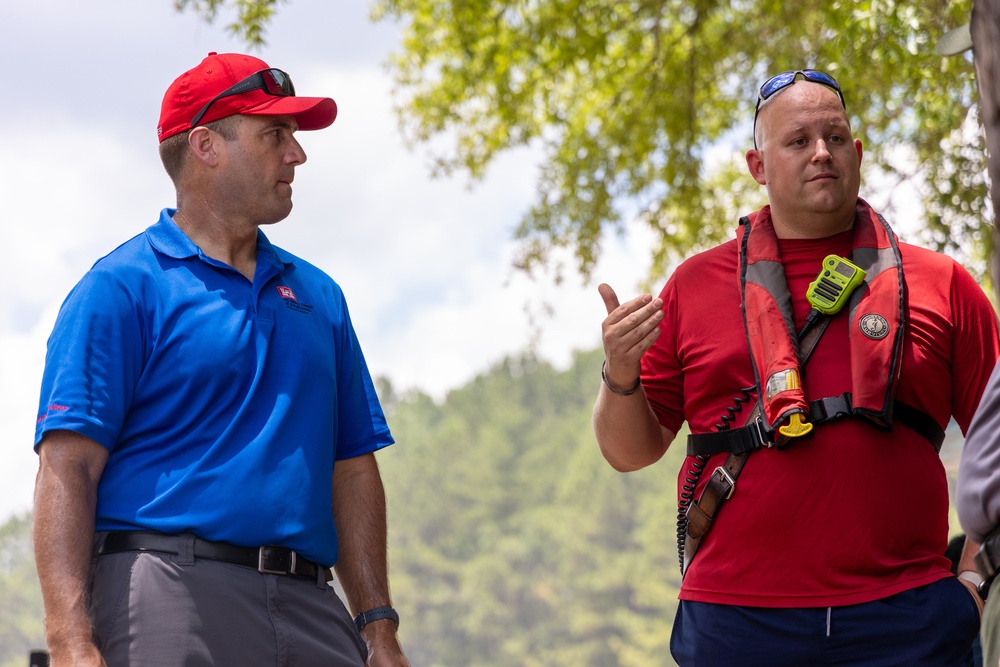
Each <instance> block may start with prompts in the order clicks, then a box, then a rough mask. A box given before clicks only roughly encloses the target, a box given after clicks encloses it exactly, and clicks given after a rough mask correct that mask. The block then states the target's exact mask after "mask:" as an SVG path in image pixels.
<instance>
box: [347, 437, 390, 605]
mask: <svg viewBox="0 0 1000 667" xmlns="http://www.w3.org/2000/svg"><path fill="white" fill-rule="evenodd" d="M333 515H334V521H335V523H336V525H337V540H338V544H339V553H338V558H337V565H336V568H335V569H336V571H337V577H338V579H339V580H340V583H341V585H342V586H343V587H344V592H345V593H346V594H347V602H348V605H349V606H350V607H351V611H352V612H353V613H354V614H358V613H361V612H362V611H365V610H367V609H371V608H373V607H381V606H386V605H388V604H389V603H390V600H389V581H388V567H387V557H386V518H385V490H384V488H383V487H382V479H381V476H380V475H379V472H378V465H377V464H376V462H375V457H374V455H372V454H366V455H364V456H361V457H357V458H354V459H347V460H344V461H337V465H336V468H335V473H334V481H333Z"/></svg>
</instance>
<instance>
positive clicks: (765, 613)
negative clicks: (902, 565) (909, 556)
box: [670, 577, 979, 667]
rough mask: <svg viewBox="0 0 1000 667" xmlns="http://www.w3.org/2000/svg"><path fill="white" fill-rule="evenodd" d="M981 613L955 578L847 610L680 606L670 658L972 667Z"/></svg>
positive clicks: (746, 665)
mask: <svg viewBox="0 0 1000 667" xmlns="http://www.w3.org/2000/svg"><path fill="white" fill-rule="evenodd" d="M978 633H979V612H978V611H977V609H976V603H975V601H974V600H973V599H972V595H971V594H970V593H969V591H968V590H967V589H966V588H965V587H964V586H963V585H962V584H961V583H960V582H959V581H958V579H956V578H954V577H949V578H947V579H942V580H941V581H938V582H936V583H933V584H929V585H927V586H921V587H920V588H914V589H912V590H909V591H905V592H903V593H899V594H898V595H893V596H891V597H888V598H885V599H882V600H876V601H874V602H868V603H865V604H858V605H851V606H846V607H831V608H807V609H770V608H761V607H737V606H730V605H718V604H707V603H704V602H686V601H681V603H680V605H679V606H678V608H677V616H676V618H675V619H674V629H673V633H672V634H671V636H670V652H671V654H673V656H674V660H676V661H677V664H678V665H680V666H681V667H687V666H688V665H697V667H714V666H716V665H718V666H720V667H721V666H722V665H726V666H727V667H729V666H732V665H739V666H740V667H754V666H755V665H760V666H761V667H764V666H766V667H780V666H782V665H787V666H789V667H801V666H802V665H810V666H816V665H820V666H822V665H852V666H853V665H872V666H873V667H875V666H877V667H889V666H891V665H901V666H902V665H906V666H907V667H915V666H919V665H927V666H928V667H951V666H952V665H954V666H956V667H957V666H959V665H960V666H961V667H971V665H972V664H973V663H972V643H973V641H974V640H975V638H976V635H978Z"/></svg>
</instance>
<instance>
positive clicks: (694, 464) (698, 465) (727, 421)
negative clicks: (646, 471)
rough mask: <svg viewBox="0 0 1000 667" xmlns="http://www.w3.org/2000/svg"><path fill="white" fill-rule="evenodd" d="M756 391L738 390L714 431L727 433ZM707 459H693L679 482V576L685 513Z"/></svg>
mask: <svg viewBox="0 0 1000 667" xmlns="http://www.w3.org/2000/svg"><path fill="white" fill-rule="evenodd" d="M756 391H757V388H756V387H747V388H745V389H740V393H741V395H740V396H737V397H736V398H734V399H733V404H732V405H731V406H729V407H727V408H726V414H724V415H723V416H722V417H721V419H720V421H719V423H718V424H715V430H716V431H728V430H729V429H731V428H732V427H733V421H734V420H735V419H736V415H738V414H739V413H741V412H743V406H744V405H746V404H747V403H749V402H750V401H751V400H752V399H753V395H754V393H755V392H756ZM708 459H709V455H708V454H698V455H696V456H695V457H694V459H693V460H692V461H691V468H690V469H689V470H688V471H687V474H686V475H685V477H684V481H683V482H681V490H680V493H679V494H678V496H677V561H678V565H679V566H680V568H681V575H683V574H684V544H685V542H687V527H688V519H687V511H688V507H690V506H691V503H692V502H693V501H694V492H695V489H696V488H698V480H699V479H701V474H702V473H703V472H704V471H705V465H706V464H707V463H708Z"/></svg>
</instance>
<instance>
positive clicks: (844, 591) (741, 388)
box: [594, 70, 1000, 666]
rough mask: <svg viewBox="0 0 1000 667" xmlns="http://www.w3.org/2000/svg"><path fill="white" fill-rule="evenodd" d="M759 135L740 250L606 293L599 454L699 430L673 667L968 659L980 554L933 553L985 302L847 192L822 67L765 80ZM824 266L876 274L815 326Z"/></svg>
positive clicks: (663, 442) (641, 460)
mask: <svg viewBox="0 0 1000 667" xmlns="http://www.w3.org/2000/svg"><path fill="white" fill-rule="evenodd" d="M754 135H755V136H754V139H755V147H754V149H753V150H750V151H748V152H747V155H746V159H747V166H748V168H749V170H750V173H751V175H752V176H753V177H754V179H755V180H756V181H757V182H758V183H760V184H761V185H764V186H765V187H766V189H767V193H768V199H769V206H767V207H765V208H764V209H762V210H760V211H757V212H755V213H753V214H751V215H750V216H747V217H746V218H744V219H743V220H741V227H740V229H739V231H738V234H737V239H734V240H731V241H729V242H726V243H723V244H722V245H720V246H717V247H715V248H713V249H710V250H708V251H706V252H704V253H700V254H698V255H695V256H694V257H691V258H689V259H688V260H687V261H685V262H684V263H682V264H681V266H680V267H678V269H677V270H676V271H675V273H674V274H673V275H672V276H671V277H670V279H669V280H668V282H667V284H666V286H665V287H664V289H663V291H662V292H661V293H660V295H659V296H658V297H656V298H654V297H652V296H651V295H648V294H647V295H642V296H640V297H638V298H635V299H633V300H631V301H628V302H626V303H625V304H624V305H619V301H618V297H617V296H616V294H615V292H614V290H612V289H611V287H609V286H608V285H606V284H602V285H601V286H600V287H599V290H600V293H601V296H602V298H603V299H604V301H605V305H606V306H607V311H608V317H607V319H605V320H604V322H603V325H602V336H603V342H604V348H605V354H606V362H605V367H604V371H603V376H604V382H603V383H602V387H601V390H600V394H599V395H598V398H597V403H596V405H595V408H594V430H595V433H596V435H597V440H598V443H599V445H600V447H601V451H602V453H603V455H604V456H605V458H606V459H607V460H608V462H609V463H610V464H611V465H612V466H613V467H614V468H615V469H617V470H619V471H623V472H624V471H630V470H636V469H639V468H642V467H645V466H648V465H651V464H653V463H655V462H656V461H658V460H659V459H660V457H662V456H663V454H664V452H665V451H666V449H667V447H668V446H669V445H670V443H671V442H672V441H673V439H674V436H675V434H676V433H677V432H678V430H679V429H680V428H681V425H682V423H683V422H685V421H686V422H687V423H688V425H689V427H690V431H691V433H692V434H694V435H693V436H692V438H691V439H690V440H689V443H688V445H689V447H688V452H689V456H688V458H687V459H686V461H685V466H684V468H683V469H682V470H681V471H680V474H679V490H680V493H681V505H682V507H683V508H688V511H687V516H688V524H687V526H683V527H685V528H686V529H687V530H686V533H687V545H686V546H687V553H685V554H683V556H684V563H685V565H684V575H685V576H684V581H683V584H682V587H681V592H680V599H681V602H680V605H679V607H678V611H677V615H676V619H675V623H674V629H673V634H672V636H671V652H672V653H673V655H674V658H675V659H676V660H677V661H678V663H679V664H681V665H688V664H697V665H716V664H719V665H722V664H727V665H729V664H739V665H768V666H774V665H805V664H826V663H827V662H828V661H832V662H844V663H847V664H873V665H889V664H908V665H912V664H933V665H964V664H971V662H970V660H971V653H970V649H971V644H972V641H973V639H974V638H975V636H976V634H977V632H978V629H979V611H978V609H981V605H982V600H981V599H980V598H979V596H978V594H977V592H976V584H977V583H978V581H977V578H978V575H976V574H975V571H974V570H975V568H974V567H973V566H972V562H971V555H966V557H965V559H964V561H963V565H962V567H960V574H959V578H956V577H954V576H953V575H952V574H951V572H950V569H949V562H948V560H947V559H946V558H945V557H944V556H943V554H944V551H945V547H946V545H947V542H948V506H949V500H948V484H947V478H946V476H945V471H944V468H943V466H942V464H941V461H940V458H939V456H938V453H937V448H939V447H940V440H941V439H942V437H943V428H944V427H945V425H947V423H948V421H949V419H950V418H951V417H954V418H955V419H956V421H957V422H958V424H959V425H960V426H961V428H962V430H963V432H964V431H965V429H966V428H967V427H968V425H969V421H970V420H971V418H972V414H973V412H974V411H975V408H976V406H977V404H978V402H979V398H980V395H981V394H982V391H983V388H984V387H985V385H986V382H987V380H988V378H989V375H990V372H991V370H992V368H993V366H994V363H995V361H996V359H997V356H998V352H1000V342H998V332H997V322H996V317H995V315H994V312H993V309H992V306H991V305H990V303H989V301H988V299H987V298H986V296H985V294H983V292H982V290H981V289H980V287H979V286H978V285H977V284H976V282H975V281H974V280H973V279H972V277H971V276H969V274H968V272H967V271H965V269H963V268H962V267H961V266H960V265H958V264H956V263H955V262H954V261H953V260H951V259H950V258H948V257H945V256H943V255H940V254H938V253H934V252H931V251H928V250H925V249H922V248H918V247H915V246H911V245H907V244H905V243H901V242H899V241H898V240H897V239H896V237H895V235H894V234H893V233H892V230H891V229H890V228H889V226H888V224H887V223H886V222H885V220H884V219H883V218H882V217H881V216H879V215H878V214H877V213H875V212H874V211H873V210H872V209H871V207H870V206H868V204H867V203H866V202H865V201H864V200H862V199H859V197H858V193H859V190H860V165H861V158H862V148H861V142H860V141H859V140H856V139H854V138H853V136H852V134H851V129H850V126H849V122H848V118H847V113H846V108H845V104H844V98H843V95H842V93H841V90H840V86H839V85H838V83H837V82H836V81H835V80H834V79H833V78H832V77H830V76H829V75H827V74H824V73H823V72H819V71H816V70H798V71H793V72H784V73H782V74H779V75H777V76H774V77H772V78H771V79H768V81H767V82H765V83H764V85H763V86H762V87H761V90H760V95H759V97H758V108H757V113H756V114H755V127H754ZM830 255H836V256H838V257H841V258H845V259H847V258H850V260H851V262H853V264H854V265H856V266H857V267H860V268H861V269H862V270H863V271H864V272H865V275H866V278H865V280H864V281H863V282H862V283H861V284H860V286H859V287H858V288H857V289H855V290H854V292H853V293H851V295H850V300H849V303H847V305H846V306H845V307H843V309H842V310H840V311H839V312H835V313H831V314H826V315H824V314H822V313H820V312H815V313H813V312H812V306H813V305H814V304H811V303H810V301H809V299H808V298H807V290H808V289H809V287H810V281H811V280H813V279H814V278H816V277H817V274H818V273H819V272H820V269H821V268H822V267H825V266H827V259H826V258H828V256H830ZM827 275H829V274H827ZM835 278H836V277H835V276H834V277H833V279H835ZM807 320H808V321H809V322H810V325H809V326H806V322H807ZM814 322H815V323H817V326H815V327H812V328H813V332H811V333H810V334H808V335H807V336H806V337H805V338H803V339H802V340H803V342H802V345H801V346H800V345H799V337H800V336H801V335H802V333H803V332H804V330H805V329H809V327H810V326H812V324H813V323H814ZM804 328H805V329H804ZM810 337H811V341H810V344H809V345H807V344H806V340H809V339H810ZM813 344H814V347H812V345H813ZM807 347H811V348H812V349H811V350H807V349H806V348H807ZM748 403H749V404H750V405H754V404H757V407H758V408H759V413H754V414H753V415H752V417H751V419H750V420H747V413H748V412H749V410H742V411H741V408H742V407H743V405H745V404H748ZM722 432H728V433H722ZM709 434H713V435H709ZM774 445H777V446H774ZM737 464H738V465H737ZM692 470H694V471H696V472H695V474H693V475H692V474H691V472H689V471H692ZM701 470H704V474H700V471H701ZM706 489H708V490H707V491H706ZM720 489H721V491H720ZM695 548H697V557H696V558H695V557H694V549H695Z"/></svg>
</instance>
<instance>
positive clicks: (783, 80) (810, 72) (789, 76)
mask: <svg viewBox="0 0 1000 667" xmlns="http://www.w3.org/2000/svg"><path fill="white" fill-rule="evenodd" d="M799 75H801V76H802V78H803V79H805V80H806V81H812V82H813V83H818V84H820V85H823V86H826V87H827V88H829V89H831V90H833V91H834V92H835V93H837V96H838V97H839V98H840V103H841V104H842V105H844V109H845V110H846V109H847V103H846V102H844V93H842V92H841V91H840V84H839V83H837V80H836V79H834V78H833V77H832V76H830V75H829V74H827V73H826V72H820V71H819V70H818V69H796V70H790V71H788V72H782V73H781V74H775V75H774V76H772V77H771V78H770V79H768V80H767V81H765V82H764V84H763V85H762V86H761V87H760V90H759V91H758V93H757V107H756V108H755V109H754V110H753V147H754V148H757V114H758V113H759V112H760V103H761V102H763V101H764V100H766V99H767V98H769V97H771V96H772V95H774V94H775V93H777V92H778V91H780V90H784V89H785V88H788V87H789V86H790V85H792V84H793V83H795V79H796V78H798V77H799Z"/></svg>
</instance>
